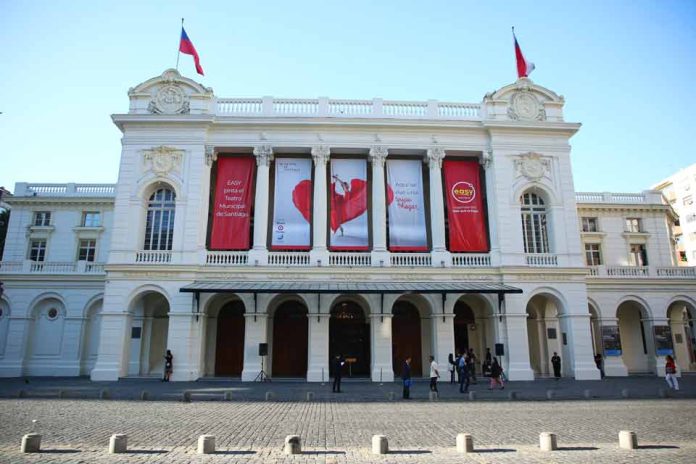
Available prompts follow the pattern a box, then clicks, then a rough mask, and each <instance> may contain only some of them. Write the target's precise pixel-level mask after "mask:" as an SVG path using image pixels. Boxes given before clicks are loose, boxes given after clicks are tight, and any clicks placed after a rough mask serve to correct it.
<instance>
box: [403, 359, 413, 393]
mask: <svg viewBox="0 0 696 464" xmlns="http://www.w3.org/2000/svg"><path fill="white" fill-rule="evenodd" d="M401 380H402V381H403V382H404V393H403V397H404V399H405V400H410V399H411V357H410V356H407V357H406V360H405V361H404V366H403V367H402V368H401Z"/></svg>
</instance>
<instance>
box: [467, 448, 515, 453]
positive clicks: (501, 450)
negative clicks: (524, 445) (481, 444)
mask: <svg viewBox="0 0 696 464" xmlns="http://www.w3.org/2000/svg"><path fill="white" fill-rule="evenodd" d="M516 452H517V450H516V449H511V448H486V449H474V453H516Z"/></svg>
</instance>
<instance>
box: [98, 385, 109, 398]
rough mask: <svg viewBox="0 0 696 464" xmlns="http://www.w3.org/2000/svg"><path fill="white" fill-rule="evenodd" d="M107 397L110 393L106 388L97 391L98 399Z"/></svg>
mask: <svg viewBox="0 0 696 464" xmlns="http://www.w3.org/2000/svg"><path fill="white" fill-rule="evenodd" d="M109 398H111V393H109V389H108V388H103V389H101V390H100V391H99V399H100V400H108V399H109Z"/></svg>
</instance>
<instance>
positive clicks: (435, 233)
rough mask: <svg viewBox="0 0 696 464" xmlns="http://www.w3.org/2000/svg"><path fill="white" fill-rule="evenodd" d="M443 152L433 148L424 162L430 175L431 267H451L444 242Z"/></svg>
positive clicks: (449, 256) (450, 257) (441, 149)
mask: <svg viewBox="0 0 696 464" xmlns="http://www.w3.org/2000/svg"><path fill="white" fill-rule="evenodd" d="M444 158H445V150H444V149H443V148H441V147H433V148H430V149H429V150H428V153H427V155H426V157H425V158H424V162H425V163H427V164H428V168H429V169H428V172H429V175H430V236H431V238H432V243H433V250H432V253H431V255H432V263H433V267H450V266H452V256H451V255H450V253H449V252H448V251H447V246H446V242H445V203H444V196H443V194H442V160H443V159H444Z"/></svg>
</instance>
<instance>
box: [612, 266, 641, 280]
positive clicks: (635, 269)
mask: <svg viewBox="0 0 696 464" xmlns="http://www.w3.org/2000/svg"><path fill="white" fill-rule="evenodd" d="M606 269H607V275H608V276H609V277H644V276H648V275H649V274H650V273H649V271H648V267H647V266H606Z"/></svg>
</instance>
